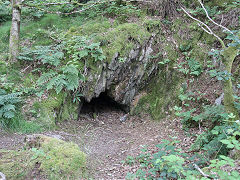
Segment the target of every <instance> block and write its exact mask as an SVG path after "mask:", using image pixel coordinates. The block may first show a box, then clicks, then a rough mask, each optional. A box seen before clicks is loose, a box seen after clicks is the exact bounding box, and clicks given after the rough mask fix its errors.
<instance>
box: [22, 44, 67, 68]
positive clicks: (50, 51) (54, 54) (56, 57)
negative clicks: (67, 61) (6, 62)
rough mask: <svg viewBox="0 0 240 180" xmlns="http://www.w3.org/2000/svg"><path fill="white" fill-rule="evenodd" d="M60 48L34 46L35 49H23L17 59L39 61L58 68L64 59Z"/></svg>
mask: <svg viewBox="0 0 240 180" xmlns="http://www.w3.org/2000/svg"><path fill="white" fill-rule="evenodd" d="M61 48H62V47H61V46H57V47H54V46H36V47H35V49H29V48H23V51H22V53H20V56H19V57H18V59H19V60H24V61H41V62H42V63H43V64H50V65H53V66H58V65H59V64H60V62H61V59H63V57H64V53H63V52H62V51H61Z"/></svg>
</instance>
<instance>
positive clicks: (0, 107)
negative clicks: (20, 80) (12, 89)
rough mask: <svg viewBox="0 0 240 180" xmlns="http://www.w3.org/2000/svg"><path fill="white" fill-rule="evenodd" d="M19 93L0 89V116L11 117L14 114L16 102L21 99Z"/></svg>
mask: <svg viewBox="0 0 240 180" xmlns="http://www.w3.org/2000/svg"><path fill="white" fill-rule="evenodd" d="M20 95H21V93H7V92H6V91H5V90H4V89H0V118H4V119H12V118H13V117H14V116H15V112H16V104H17V103H19V102H20V101H21V99H20V97H19V96H20Z"/></svg>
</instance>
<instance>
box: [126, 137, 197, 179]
mask: <svg viewBox="0 0 240 180" xmlns="http://www.w3.org/2000/svg"><path fill="white" fill-rule="evenodd" d="M176 143H178V141H168V140H163V143H161V144H158V145H156V147H157V148H158V151H157V152H156V153H153V154H151V153H150V152H148V150H147V149H146V148H144V149H142V150H141V151H142V153H141V154H140V155H138V156H137V157H136V158H135V160H132V159H131V162H133V163H134V162H135V163H136V162H138V163H140V167H139V169H138V170H137V172H136V173H135V174H131V173H128V174H127V176H126V179H136V178H137V179H149V180H151V179H178V178H180V179H181V178H184V177H186V176H188V177H193V175H194V174H198V173H197V172H196V171H195V170H194V169H192V167H190V166H187V165H186V164H185V161H186V159H188V158H190V156H188V155H187V154H185V153H181V152H180V151H181V149H177V148H176V146H175V144H176ZM190 170H191V171H190Z"/></svg>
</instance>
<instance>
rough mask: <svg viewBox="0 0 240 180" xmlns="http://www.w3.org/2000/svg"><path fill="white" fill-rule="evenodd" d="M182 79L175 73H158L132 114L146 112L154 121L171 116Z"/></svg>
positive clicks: (164, 71)
mask: <svg viewBox="0 0 240 180" xmlns="http://www.w3.org/2000/svg"><path fill="white" fill-rule="evenodd" d="M181 83H182V79H181V76H179V74H178V73H177V72H174V71H166V70H163V71H162V72H161V71H160V72H159V74H158V75H157V76H156V77H155V78H153V80H152V81H151V82H150V84H149V85H148V87H147V93H146V95H145V96H143V97H141V99H140V100H139V102H138V104H137V106H136V107H135V108H134V109H133V111H132V113H133V114H141V112H146V113H148V114H150V115H151V116H152V118H153V119H155V120H160V119H163V118H165V117H166V116H167V115H171V112H172V110H173V107H174V105H176V104H177V103H178V98H177V96H178V94H179V89H180V88H179V87H180V86H181Z"/></svg>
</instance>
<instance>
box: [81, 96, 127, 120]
mask: <svg viewBox="0 0 240 180" xmlns="http://www.w3.org/2000/svg"><path fill="white" fill-rule="evenodd" d="M127 109H128V106H127V105H122V104H119V103H117V102H116V101H114V99H112V98H111V97H109V96H108V93H107V92H102V93H101V94H100V95H99V97H97V98H93V99H92V100H91V101H90V102H87V101H84V100H82V102H80V104H79V117H80V116H81V115H83V114H90V115H93V114H99V113H104V112H111V111H120V112H125V113H127ZM78 119H79V118H78Z"/></svg>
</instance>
